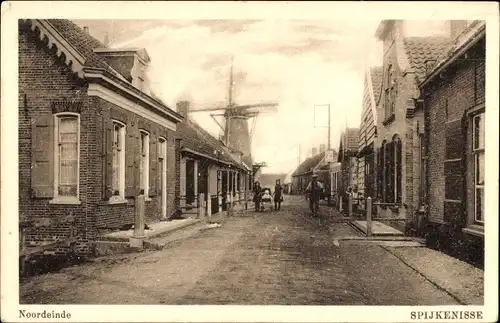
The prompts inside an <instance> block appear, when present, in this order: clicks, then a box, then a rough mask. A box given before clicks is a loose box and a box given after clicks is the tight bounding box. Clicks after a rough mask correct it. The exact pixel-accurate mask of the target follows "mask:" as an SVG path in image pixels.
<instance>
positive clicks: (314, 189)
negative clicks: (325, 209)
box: [306, 175, 323, 212]
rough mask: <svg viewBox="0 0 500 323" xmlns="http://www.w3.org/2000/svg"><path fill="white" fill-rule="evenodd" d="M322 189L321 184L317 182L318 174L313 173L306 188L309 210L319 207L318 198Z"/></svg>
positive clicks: (312, 210)
mask: <svg viewBox="0 0 500 323" xmlns="http://www.w3.org/2000/svg"><path fill="white" fill-rule="evenodd" d="M322 191H323V186H322V185H321V183H320V182H318V175H313V176H312V179H311V181H310V182H309V184H307V188H306V192H307V193H308V195H309V209H310V210H311V212H314V211H317V209H318V208H319V199H320V196H321V192H322Z"/></svg>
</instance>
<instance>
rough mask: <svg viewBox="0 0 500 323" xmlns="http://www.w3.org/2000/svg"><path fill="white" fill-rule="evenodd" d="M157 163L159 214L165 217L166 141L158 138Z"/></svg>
mask: <svg viewBox="0 0 500 323" xmlns="http://www.w3.org/2000/svg"><path fill="white" fill-rule="evenodd" d="M158 146H159V147H158V150H159V154H158V164H159V170H160V190H161V216H162V218H164V219H165V218H166V217H167V141H166V140H165V139H164V138H160V139H159V145H158Z"/></svg>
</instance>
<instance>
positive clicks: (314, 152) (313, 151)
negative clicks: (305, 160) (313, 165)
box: [312, 147, 318, 156]
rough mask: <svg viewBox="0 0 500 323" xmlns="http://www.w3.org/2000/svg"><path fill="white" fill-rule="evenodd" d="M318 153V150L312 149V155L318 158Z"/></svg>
mask: <svg viewBox="0 0 500 323" xmlns="http://www.w3.org/2000/svg"><path fill="white" fill-rule="evenodd" d="M317 152H318V148H316V147H313V149H312V155H313V156H316V153H317Z"/></svg>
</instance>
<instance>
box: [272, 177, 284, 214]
mask: <svg viewBox="0 0 500 323" xmlns="http://www.w3.org/2000/svg"><path fill="white" fill-rule="evenodd" d="M282 191H283V188H282V187H281V185H280V180H279V179H277V180H276V185H275V186H274V209H275V210H276V211H279V210H280V208H281V202H282V201H283V192H282Z"/></svg>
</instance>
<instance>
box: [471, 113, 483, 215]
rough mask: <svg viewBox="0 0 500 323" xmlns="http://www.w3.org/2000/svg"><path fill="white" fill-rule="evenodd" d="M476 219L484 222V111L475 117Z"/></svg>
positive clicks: (473, 149)
mask: <svg viewBox="0 0 500 323" xmlns="http://www.w3.org/2000/svg"><path fill="white" fill-rule="evenodd" d="M472 135H473V138H472V140H473V141H472V142H473V147H472V154H473V158H474V159H473V160H474V220H475V222H477V223H480V224H484V156H485V155H484V148H485V147H484V112H483V113H480V114H478V115H475V116H474V117H473V134H472Z"/></svg>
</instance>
